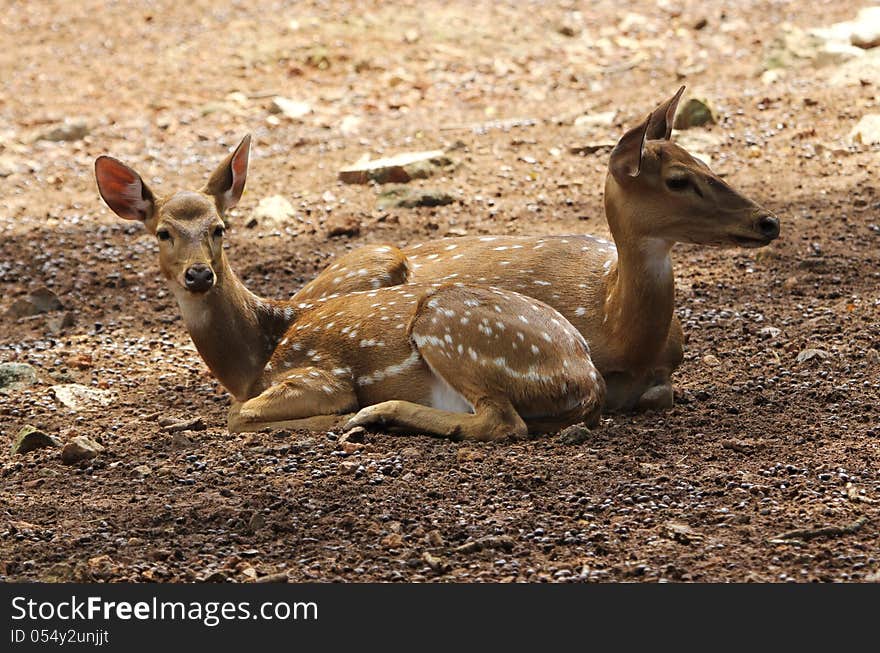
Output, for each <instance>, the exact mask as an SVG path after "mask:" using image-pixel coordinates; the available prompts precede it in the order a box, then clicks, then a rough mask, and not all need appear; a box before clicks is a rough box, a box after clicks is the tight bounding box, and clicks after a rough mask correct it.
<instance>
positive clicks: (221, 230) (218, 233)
mask: <svg viewBox="0 0 880 653" xmlns="http://www.w3.org/2000/svg"><path fill="white" fill-rule="evenodd" d="M225 233H226V227H214V238H222V237H223V234H225Z"/></svg>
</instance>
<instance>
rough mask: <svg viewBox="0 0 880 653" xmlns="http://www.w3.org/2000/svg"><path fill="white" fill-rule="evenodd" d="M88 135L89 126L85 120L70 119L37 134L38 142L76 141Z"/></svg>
mask: <svg viewBox="0 0 880 653" xmlns="http://www.w3.org/2000/svg"><path fill="white" fill-rule="evenodd" d="M88 133H89V126H88V124H87V123H86V122H85V120H80V119H72V120H65V121H64V122H62V123H60V124H57V125H55V126H53V127H50V128H49V129H47V130H46V131H44V132H42V133H41V134H39V135H38V136H37V138H36V140H38V141H53V142H62V141H78V140H80V139H81V138H83V137H84V136H85V135H86V134H88Z"/></svg>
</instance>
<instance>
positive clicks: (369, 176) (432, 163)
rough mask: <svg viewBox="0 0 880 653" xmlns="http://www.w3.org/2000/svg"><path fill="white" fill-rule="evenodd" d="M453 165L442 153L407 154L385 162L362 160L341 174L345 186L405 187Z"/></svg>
mask: <svg viewBox="0 0 880 653" xmlns="http://www.w3.org/2000/svg"><path fill="white" fill-rule="evenodd" d="M451 163H452V162H451V161H450V160H449V158H448V157H447V156H446V155H445V154H444V153H443V150H430V151H426V152H406V153H404V154H398V155H396V156H392V157H386V158H382V159H373V160H370V159H368V158H364V159H361V160H360V161H358V162H357V163H355V164H353V165H351V166H349V167H347V168H343V169H342V170H340V171H339V180H340V181H342V182H344V183H346V184H366V183H368V182H370V181H375V182H376V183H379V184H388V183H397V184H405V183H407V182H409V181H411V180H413V179H424V178H426V177H430V176H431V175H433V174H434V173H436V172H437V171H438V170H441V169H442V168H444V167H446V166H449V165H450V164H451Z"/></svg>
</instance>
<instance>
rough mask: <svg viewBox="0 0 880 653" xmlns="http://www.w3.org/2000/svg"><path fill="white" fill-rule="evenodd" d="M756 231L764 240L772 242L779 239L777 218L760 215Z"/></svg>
mask: <svg viewBox="0 0 880 653" xmlns="http://www.w3.org/2000/svg"><path fill="white" fill-rule="evenodd" d="M757 226H758V231H760V232H761V235H763V236H764V237H766V238H769V239H770V240H773V239H774V238H778V237H779V218H777V217H776V216H773V215H762V216H761V217H760V218H758V223H757Z"/></svg>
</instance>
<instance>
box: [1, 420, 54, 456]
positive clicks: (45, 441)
mask: <svg viewBox="0 0 880 653" xmlns="http://www.w3.org/2000/svg"><path fill="white" fill-rule="evenodd" d="M60 446H61V440H59V439H58V438H56V437H55V436H52V435H49V434H47V433H43V431H40V430H39V429H37V428H35V427H33V426H31V425H30V424H28V425H27V426H24V427H22V429H21V430H20V431H19V432H18V435H16V436H15V441H14V442H13V443H12V453H14V454H25V453H28V452H30V451H34V450H35V449H42V448H43V447H60Z"/></svg>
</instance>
